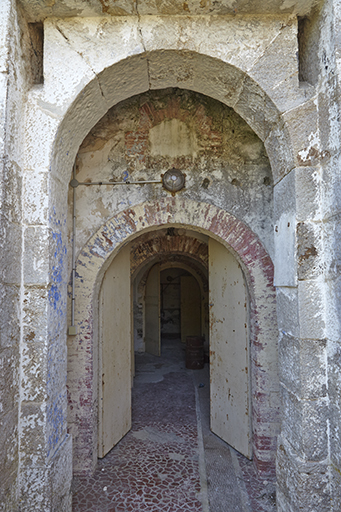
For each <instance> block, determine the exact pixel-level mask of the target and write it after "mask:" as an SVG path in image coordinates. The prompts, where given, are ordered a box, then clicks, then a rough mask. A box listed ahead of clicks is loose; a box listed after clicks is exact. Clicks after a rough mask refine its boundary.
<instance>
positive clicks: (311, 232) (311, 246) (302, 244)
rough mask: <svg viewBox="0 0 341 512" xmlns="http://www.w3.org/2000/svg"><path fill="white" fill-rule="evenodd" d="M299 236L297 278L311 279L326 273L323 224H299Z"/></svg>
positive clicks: (297, 226) (297, 227) (297, 230)
mask: <svg viewBox="0 0 341 512" xmlns="http://www.w3.org/2000/svg"><path fill="white" fill-rule="evenodd" d="M296 236H297V249H296V250H297V278H298V279H311V278H314V277H317V276H319V275H321V274H322V273H323V271H324V258H323V242H322V237H323V226H322V223H313V222H298V223H297V225H296Z"/></svg>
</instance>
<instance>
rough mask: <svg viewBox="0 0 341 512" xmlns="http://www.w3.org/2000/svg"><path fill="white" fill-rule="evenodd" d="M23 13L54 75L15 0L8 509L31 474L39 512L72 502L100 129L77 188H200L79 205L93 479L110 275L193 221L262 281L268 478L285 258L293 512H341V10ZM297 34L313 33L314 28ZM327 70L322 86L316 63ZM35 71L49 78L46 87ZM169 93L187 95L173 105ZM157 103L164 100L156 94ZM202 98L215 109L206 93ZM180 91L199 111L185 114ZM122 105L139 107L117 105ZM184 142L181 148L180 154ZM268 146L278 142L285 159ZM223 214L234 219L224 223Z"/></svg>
mask: <svg viewBox="0 0 341 512" xmlns="http://www.w3.org/2000/svg"><path fill="white" fill-rule="evenodd" d="M313 3H314V5H315V4H316V6H317V7H319V8H321V10H319V9H317V10H316V12H315V14H314V19H313V20H312V22H311V26H312V27H313V29H314V30H315V28H316V30H315V32H314V34H312V35H313V41H312V43H313V44H305V43H306V42H307V41H306V42H304V41H303V42H302V34H299V39H298V40H297V27H296V19H297V15H299V16H303V15H307V14H309V12H310V9H311V7H312V5H313ZM104 4H105V5H104ZM317 4H319V5H317ZM21 7H23V8H24V13H26V14H25V16H27V19H28V20H29V21H36V20H38V19H39V20H42V19H44V20H45V21H44V38H45V41H44V63H43V64H44V83H42V77H41V76H40V75H41V64H42V63H41V62H39V63H38V62H35V63H34V59H32V58H31V55H32V49H31V48H30V44H31V42H32V39H31V40H30V37H29V32H30V31H29V30H28V27H27V25H26V21H25V19H23V18H21V14H20V12H21V11H20V9H17V8H16V5H15V3H14V2H11V1H9V0H3V1H2V2H0V19H1V20H2V23H1V24H0V156H1V158H2V155H4V158H2V160H1V163H0V165H1V167H0V169H1V176H0V178H1V180H0V194H1V196H0V200H1V205H2V210H1V216H0V230H1V231H0V233H1V238H2V245H1V264H2V268H1V278H2V279H3V281H4V282H5V283H6V285H5V286H4V287H3V288H2V292H1V293H2V295H1V299H2V305H3V308H2V317H3V318H4V320H1V324H0V327H1V345H0V346H1V350H2V352H1V354H0V358H3V359H4V360H6V361H10V364H9V365H7V366H5V369H4V371H3V377H4V378H5V381H12V383H13V386H10V387H9V388H8V389H7V387H6V386H5V384H2V385H1V387H2V389H3V393H2V395H3V398H2V397H1V400H2V404H3V405H2V407H4V410H3V411H0V422H2V423H1V426H2V427H3V431H4V439H5V443H4V449H3V453H4V454H5V458H4V459H1V465H0V468H1V472H3V471H2V470H3V468H5V470H4V472H5V474H6V475H8V477H6V479H4V478H2V479H1V485H0V487H1V488H2V489H3V491H2V490H1V493H2V495H4V496H5V497H4V499H2V503H4V504H5V507H6V509H7V510H16V509H17V508H18V507H17V504H16V502H15V499H16V498H15V494H16V489H15V486H16V476H15V475H18V474H19V476H20V482H21V499H22V501H21V508H22V510H23V511H25V512H26V511H28V510H33V509H34V510H43V509H44V510H45V509H46V510H55V511H56V512H57V511H58V512H59V511H64V510H65V511H66V510H68V511H69V510H70V508H71V502H70V488H69V483H70V479H71V445H70V443H71V441H67V442H65V441H64V440H65V433H66V425H67V420H66V396H65V380H66V359H65V358H66V349H65V333H66V316H67V288H66V284H67V282H68V280H69V276H70V260H67V255H66V250H67V247H70V244H69V240H68V238H67V237H68V228H69V227H70V224H71V215H70V214H69V215H68V214H67V186H68V182H69V180H70V176H71V171H72V166H73V162H74V159H75V157H76V154H77V153H78V150H79V147H80V146H81V145H82V141H83V140H84V138H85V137H87V135H88V134H89V132H90V135H89V138H87V140H86V141H85V144H84V145H83V146H82V147H81V150H80V152H79V154H78V158H77V166H78V167H77V176H78V178H79V179H81V178H82V179H85V180H95V179H98V180H101V179H103V178H107V179H109V180H112V179H115V180H118V179H125V178H126V176H125V174H124V173H125V172H127V173H128V177H131V178H133V179H155V176H157V177H158V178H159V177H160V174H161V173H162V172H164V171H165V170H166V169H167V168H168V167H170V166H173V165H174V166H175V165H176V166H179V167H181V168H183V169H185V170H186V174H187V176H186V187H185V189H184V190H183V191H181V192H180V193H179V194H178V196H177V198H171V197H170V196H168V193H167V192H166V191H164V190H163V189H161V186H160V185H159V184H155V185H146V186H143V187H136V188H135V189H134V188H133V187H128V186H127V187H125V188H124V189H122V188H121V189H120V191H118V190H117V191H113V189H112V188H111V186H108V187H107V188H105V189H104V187H103V188H100V187H99V188H98V189H96V188H95V187H89V188H88V189H85V188H84V189H81V188H80V187H79V188H78V189H77V191H76V194H77V230H78V231H77V235H79V236H78V241H77V249H78V251H80V250H81V249H82V247H84V248H85V249H84V251H85V252H84V251H83V252H82V254H81V255H80V256H79V265H78V266H77V272H79V275H78V276H77V280H78V281H77V282H78V284H77V286H78V287H77V302H76V322H79V325H78V327H79V329H80V331H81V332H80V335H79V337H77V338H75V339H72V340H71V342H70V351H69V354H70V365H71V367H72V371H70V373H69V384H70V383H71V387H72V386H73V385H75V386H76V384H77V385H78V389H77V390H76V393H75V396H71V397H70V404H71V405H72V406H73V407H74V411H73V413H72V414H70V418H71V419H70V422H71V424H70V430H71V431H72V432H73V433H75V435H76V438H75V441H76V442H75V446H76V449H75V453H77V454H78V455H79V457H80V460H81V461H84V460H85V459H86V460H87V467H88V469H90V467H91V465H93V464H94V462H95V458H96V448H95V445H96V429H97V416H96V404H97V398H98V397H97V383H96V382H97V381H96V379H97V378H98V375H97V374H98V367H97V359H98V357H97V356H98V354H97V352H96V350H97V346H92V345H91V341H89V337H91V336H94V337H95V338H96V333H97V330H96V329H97V324H96V322H97V318H96V307H97V306H96V300H97V294H98V288H99V286H100V282H101V279H102V276H103V273H104V270H105V268H106V267H105V265H106V264H108V262H109V260H110V258H112V257H113V255H114V250H115V248H116V249H117V248H118V247H119V246H120V244H122V243H126V242H129V241H130V240H131V239H133V237H134V236H137V235H138V234H139V233H140V232H142V231H144V230H145V229H150V230H153V229H155V228H158V227H159V225H160V223H163V224H168V223H175V224H179V225H181V226H182V227H183V224H186V222H187V223H189V225H190V226H192V227H193V226H194V228H193V229H195V230H197V231H198V232H199V231H200V233H204V236H214V237H216V238H219V239H222V240H224V241H225V242H224V243H226V244H227V246H229V247H230V248H231V247H232V251H234V254H236V257H237V258H239V261H240V263H241V265H242V268H243V270H244V272H245V275H246V278H247V283H248V289H249V291H250V314H251V320H250V332H251V334H250V336H251V339H252V349H251V359H252V364H253V365H254V367H253V377H252V378H253V380H252V389H253V390H254V391H255V393H254V398H253V420H254V425H255V427H254V454H255V460H256V465H257V467H259V470H260V471H261V472H263V471H266V467H267V465H268V464H269V461H273V458H274V449H275V448H274V447H275V438H276V435H277V432H278V425H279V421H278V370H277V342H276V340H277V331H276V321H275V302H274V301H275V296H274V291H273V288H272V284H273V273H272V270H273V269H272V264H271V260H270V258H269V255H270V257H273V255H274V254H275V257H274V262H275V267H276V279H275V283H276V284H277V285H280V286H281V287H282V288H281V289H279V290H278V302H277V305H278V310H277V317H278V323H279V326H280V329H281V330H282V331H284V332H283V333H282V336H281V339H280V345H279V348H280V362H281V379H282V383H283V385H284V386H285V389H284V391H283V393H284V394H285V393H286V395H285V400H284V401H283V404H284V407H283V411H284V412H283V414H284V422H283V435H285V436H286V437H287V438H288V440H289V441H290V443H291V445H289V444H287V445H285V446H284V445H281V446H280V449H279V452H278V454H279V456H278V482H279V493H278V508H279V509H280V510H286V511H289V510H290V512H293V511H296V510H307V511H308V510H312V511H315V510H316V511H317V510H318V511H319V512H320V511H324V510H331V509H334V510H338V509H339V508H340V506H339V502H340V497H339V495H340V493H339V491H338V490H337V488H338V485H339V483H338V482H339V478H338V476H337V475H338V471H339V469H340V467H341V464H340V459H341V457H340V453H341V444H340V439H339V423H340V421H339V418H340V404H339V396H340V390H339V387H340V383H339V376H338V375H339V373H340V372H339V366H340V365H339V353H338V352H339V348H338V343H339V340H340V315H339V309H340V308H339V303H340V299H341V286H340V278H339V274H340V269H339V256H338V255H339V252H340V250H339V249H340V248H339V238H340V233H339V227H338V226H339V217H338V216H339V214H340V210H341V208H340V206H341V193H340V179H339V166H340V161H339V154H338V153H339V147H340V144H339V138H340V134H339V112H338V103H339V98H340V92H339V85H338V74H339V70H340V69H341V67H340V50H339V48H338V46H340V28H339V24H340V6H339V5H338V3H337V2H333V1H326V2H324V3H323V6H322V3H321V2H313V1H312V0H311V1H310V0H307V1H305V0H302V1H301V0H299V1H297V2H295V1H290V0H276V1H270V0H266V1H263V2H260V1H259V0H252V1H250V0H237V1H236V2H232V3H231V2H230V3H229V2H219V1H218V2H215V3H212V2H201V1H199V0H189V1H187V2H178V1H177V0H174V1H172V2H169V1H161V2H155V1H154V0H146V1H145V2H139V3H137V4H136V2H132V1H130V0H119V1H118V2H117V1H116V2H113V1H111V0H109V1H105V2H99V1H97V0H90V1H88V2H86V3H85V2H78V3H77V5H75V3H74V2H70V0H65V1H64V2H55V3H54V5H52V4H51V2H45V1H40V0H33V1H29V2H28V1H27V0H21ZM244 13H246V14H247V16H244ZM264 14H265V16H264ZM270 14H272V16H270ZM274 14H276V15H274ZM52 16H54V17H52ZM308 21H309V23H310V21H311V20H308ZM298 23H299V24H300V25H301V26H302V19H299V20H298ZM314 24H315V25H314ZM313 25H314V26H313ZM31 28H32V29H34V27H31ZM308 42H309V41H308ZM298 46H299V47H298ZM312 46H314V48H312ZM296 50H298V57H299V60H300V62H297V55H296ZM37 58H40V55H38V56H37ZM312 58H314V62H313V64H312V65H311V66H310V67H311V69H310V71H311V70H312V71H313V73H310V71H309V69H308V70H307V68H306V66H307V63H308V64H309V61H311V60H312ZM40 60H41V59H40ZM303 67H304V72H302V68H303ZM37 74H39V76H40V78H39V81H40V83H39V84H36V85H34V86H33V87H32V85H33V83H34V81H35V80H36V76H37ZM313 75H314V76H313ZM303 79H304V80H305V79H309V80H310V81H311V82H312V84H313V85H309V84H303V83H302V80H303ZM169 87H174V88H175V87H176V88H178V89H182V90H184V89H186V90H187V91H184V92H182V93H181V94H179V92H178V93H175V92H174V91H173V92H171V93H170V91H169V90H168V92H164V93H160V92H158V91H157V90H158V89H162V88H169ZM29 89H30V90H29ZM149 89H154V90H155V91H154V93H153V94H154V96H152V94H151V93H147V94H145V93H146V91H148V90H149ZM188 90H191V91H192V93H191V94H189V93H188ZM198 93H201V94H202V95H206V96H207V97H208V98H206V99H204V98H203V97H201V98H200V99H199V94H198ZM144 94H145V95H144ZM162 94H163V96H162ZM176 94H178V97H180V96H182V100H183V103H182V105H180V104H176V102H174V101H173V100H174V97H175V96H176ZM136 95H141V96H140V98H139V100H137V98H136ZM143 95H144V96H143ZM167 96H169V98H168V99H167ZM132 97H134V98H132ZM129 98H132V99H131V100H129ZM190 98H192V99H191V100H190ZM166 99H167V101H166ZM126 100H129V101H127V102H126ZM213 100H215V101H213ZM122 101H124V102H126V103H125V104H124V105H123V104H121V105H119V103H120V102H122ZM138 101H139V103H138ZM218 101H221V103H218ZM191 102H192V103H191ZM114 105H115V106H116V107H115V108H114V109H113V111H110V112H109V113H108V116H105V114H106V112H107V111H108V109H111V107H113V106H114ZM179 105H180V106H179ZM226 105H229V106H231V107H234V108H235V110H236V111H237V112H238V113H239V114H240V116H241V117H242V118H243V119H244V120H245V121H246V122H247V123H248V124H249V127H247V126H246V125H245V123H242V122H241V120H240V119H239V118H238V120H237V117H238V116H237V115H236V114H235V113H233V112H232V111H230V110H229V109H228V108H227V107H226ZM162 115H163V117H162ZM103 116H105V117H104V118H103ZM110 116H112V118H111V121H110V122H107V121H108V118H110ZM102 118H103V119H102ZM100 119H102V122H101V123H100V124H99V125H98V126H95V125H96V123H97V122H98V121H99V120H100ZM94 127H95V128H94ZM93 128H94V130H92V129H93ZM175 132H176V133H177V134H178V135H179V134H182V137H180V138H179V137H178V138H175V139H174V140H173V139H172V138H171V136H172V134H174V133H175ZM254 132H256V133H257V134H258V135H259V137H260V138H261V139H263V140H264V145H265V149H266V152H267V154H266V152H265V150H264V146H263V144H262V143H261V141H260V139H259V138H258V137H257V136H256V135H255V133H254ZM162 134H163V135H164V138H162ZM267 157H268V158H267ZM269 162H270V164H271V166H272V170H270V166H269ZM4 164H6V165H4ZM273 183H275V184H276V185H275V193H274V196H275V197H274V202H273V199H272V196H273V194H272V185H273ZM177 201H178V202H177ZM70 204H71V194H70ZM193 204H195V205H196V206H193ZM138 205H140V206H138ZM141 205H144V206H143V207H142V206H141ZM155 205H158V206H155ZM160 205H161V206H160ZM203 205H204V206H203ZM273 206H274V212H275V214H274V216H273ZM22 207H23V209H24V212H22ZM163 208H165V209H166V211H164V210H163ZM176 208H178V209H179V211H177V210H176ZM191 208H194V210H191ZM213 209H216V214H214V215H213V214H212V215H211V213H212V211H213ZM136 212H138V213H136ZM206 214H207V216H206ZM227 216H228V220H227ZM67 217H68V220H67ZM200 217H202V218H201V219H200ZM141 219H143V220H141ZM273 219H274V220H275V223H274V224H275V235H273V231H272V228H273V226H272V221H273ZM67 222H68V224H69V226H67V225H66V224H67ZM22 223H24V226H23V225H22ZM101 226H102V227H103V229H102V228H101ZM276 228H277V231H276ZM101 229H102V231H101ZM186 229H188V226H187V225H186ZM23 233H24V237H23V236H22V235H23ZM70 238H71V237H70ZM274 240H275V245H276V249H275V250H274ZM22 241H24V246H23V247H22ZM110 244H111V245H110ZM229 244H230V245H229ZM264 247H265V248H266V251H265V250H264ZM297 263H298V266H297ZM324 265H325V266H324ZM22 270H23V271H24V274H25V275H24V276H22ZM81 279H84V282H83V283H80V280H81ZM297 279H298V282H297ZM1 285H3V282H2V283H1ZM21 301H22V302H21ZM252 315H254V316H252ZM324 339H325V340H326V341H324ZM321 340H323V341H321ZM19 341H20V346H19ZM95 345H96V343H95ZM19 349H20V350H19ZM19 354H21V357H22V359H21V361H20V363H21V366H20V368H21V390H20V391H21V392H20V396H21V399H22V400H23V402H22V404H21V411H22V418H21V419H22V424H21V426H20V429H19V431H20V432H21V437H20V450H21V456H22V458H21V462H22V464H27V465H29V467H24V468H23V467H20V468H19V471H18V457H17V446H18V440H17V432H18V428H17V425H16V419H15V418H17V417H18V415H17V407H18V403H17V399H18V396H19V394H18V381H17V373H18V368H19V366H18V362H19ZM327 356H328V358H327ZM72 365H74V366H72ZM80 368H82V369H83V370H84V372H83V377H82V378H80V377H79V369H80ZM264 369H266V370H264ZM263 370H264V371H263ZM13 373H14V374H15V375H14V377H13ZM327 375H328V386H326V382H325V380H326V378H327V377H326V376H327ZM327 387H328V395H327V394H326V393H327V391H326V389H327ZM289 391H290V392H291V393H289ZM327 396H328V397H329V400H330V402H329V405H328V400H327V398H326V401H325V402H324V399H325V397H327ZM80 403H82V404H83V405H82V421H83V423H82V425H81V427H80V429H79V431H77V428H76V427H75V423H72V422H75V421H76V420H77V414H78V409H77V406H78V405H79V404H80ZM327 406H328V408H327ZM327 420H328V421H329V429H330V430H329V431H328V428H327V427H328V425H327V427H326V421H327ZM89 432H90V434H89ZM328 432H329V433H330V438H329V439H328V438H327V435H328ZM89 436H90V437H91V436H93V437H92V438H91V439H90V437H89ZM89 439H90V441H89ZM328 443H329V446H330V450H331V452H330V453H331V455H330V458H331V461H329V462H332V465H333V466H332V469H331V468H330V466H328V471H329V474H330V475H332V480H331V482H330V485H331V487H330V488H329V490H328V491H327V483H328V482H327V480H326V473H325V470H326V467H327V465H326V464H327V462H326V464H325V463H321V464H315V463H312V461H311V460H310V461H308V460H307V459H308V458H311V459H323V457H326V458H327V456H329V455H328V453H329V452H327V451H326V446H327V445H328ZM283 446H284V448H283ZM62 447H64V448H62ZM65 447H66V448H65ZM293 448H295V450H296V453H295V450H294V449H293ZM63 450H65V451H64V452H63ZM47 452H48V453H49V457H52V456H53V454H55V460H56V462H54V461H52V460H51V464H49V462H48V461H47V460H46V454H47ZM62 452H63V453H62ZM298 452H299V453H300V455H301V456H302V458H301V459H300V458H299V457H298ZM61 453H62V454H61ZM60 454H61V455H60ZM7 455H8V457H7ZM78 455H77V456H78ZM57 458H58V462H57ZM38 459H39V461H38ZM77 464H78V466H80V465H81V463H80V462H79V460H78V461H77ZM9 486H12V487H13V489H14V491H13V489H12V490H10V489H9ZM328 492H329V493H331V494H329V495H328ZM331 496H332V497H333V503H332V504H331V503H330V501H328V500H330V498H331ZM0 501H1V499H0ZM328 507H329V508H328Z"/></svg>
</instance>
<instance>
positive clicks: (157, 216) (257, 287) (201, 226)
mask: <svg viewBox="0 0 341 512" xmlns="http://www.w3.org/2000/svg"><path fill="white" fill-rule="evenodd" d="M159 226H178V227H181V226H183V227H186V226H187V227H189V228H191V229H196V230H198V231H199V232H203V233H206V234H207V235H209V236H210V237H212V238H214V239H216V240H218V241H220V243H221V244H223V245H225V246H226V247H227V248H228V249H229V251H230V252H232V254H234V255H235V257H236V258H237V260H238V261H239V262H240V265H241V266H242V268H243V270H244V274H245V277H246V281H247V286H248V289H249V294H250V313H251V315H250V340H251V368H252V399H253V424H254V432H253V453H254V460H255V464H256V466H257V468H258V470H259V471H260V472H263V473H264V474H265V473H267V472H269V471H270V472H273V471H274V459H275V449H276V435H277V433H278V431H277V429H278V403H277V404H276V402H275V405H273V399H274V398H275V400H276V396H277V391H278V375H277V328H276V308H275V291H274V288H273V285H272V281H273V264H272V261H271V259H270V257H269V256H268V254H267V253H266V251H265V250H264V248H263V246H262V245H261V243H260V242H259V240H258V238H257V237H256V236H255V235H254V233H252V231H251V230H250V229H249V228H248V227H247V226H246V225H245V224H243V223H242V222H241V221H239V220H238V219H236V218H235V217H233V216H232V215H230V214H229V213H227V212H225V211H223V210H220V209H218V208H216V207H214V206H212V205H208V204H205V203H197V202H195V201H191V200H187V199H186V200H184V199H178V198H172V199H163V200H159V201H153V202H148V203H143V204H141V205H138V206H136V207H134V208H131V209H128V210H125V211H124V212H121V213H120V214H118V215H116V216H115V217H114V218H112V219H111V220H110V221H109V222H107V223H106V224H105V225H104V226H102V227H101V229H100V230H99V231H98V232H97V233H95V234H94V235H93V236H92V237H91V239H90V240H89V242H88V244H87V245H86V246H85V247H84V248H83V250H82V251H81V253H80V255H79V257H78V260H77V282H76V295H77V304H76V322H77V324H78V326H79V334H78V335H77V336H76V337H73V338H71V339H70V340H69V365H68V367H69V368H68V388H69V389H68V391H69V404H70V414H69V418H70V431H71V433H72V435H73V438H74V457H75V458H74V468H75V471H76V472H79V471H91V470H92V469H93V466H94V465H95V463H96V460H97V400H98V396H97V357H98V352H97V343H98V339H97V332H98V327H97V326H98V318H97V316H98V313H97V311H98V306H97V300H98V292H99V288H100V285H101V281H102V278H103V275H104V273H105V271H106V269H107V268H108V267H109V265H110V263H111V261H112V259H113V258H114V257H115V255H116V254H117V253H118V251H119V250H120V248H121V247H122V245H123V244H125V243H126V242H128V241H129V240H133V239H134V238H135V237H136V236H138V235H139V234H141V233H142V232H144V231H149V230H152V229H154V228H155V227H159ZM85 441H86V444H85Z"/></svg>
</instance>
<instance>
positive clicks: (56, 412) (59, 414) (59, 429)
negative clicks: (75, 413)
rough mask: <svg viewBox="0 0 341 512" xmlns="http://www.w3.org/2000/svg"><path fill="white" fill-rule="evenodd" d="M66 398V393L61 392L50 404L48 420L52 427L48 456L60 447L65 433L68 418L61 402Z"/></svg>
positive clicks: (48, 442)
mask: <svg viewBox="0 0 341 512" xmlns="http://www.w3.org/2000/svg"><path fill="white" fill-rule="evenodd" d="M64 400H65V397H64V395H62V394H60V395H59V396H57V397H56V399H55V401H54V402H53V403H52V404H50V405H49V407H48V409H47V421H48V423H49V425H50V428H51V433H50V434H49V437H48V441H47V456H48V457H49V456H50V455H51V452H52V453H53V452H54V451H55V449H56V448H57V447H58V445H59V443H60V441H61V440H62V435H63V426H64V424H65V422H66V418H65V417H64V414H63V409H62V407H61V405H60V404H62V403H63V401H64Z"/></svg>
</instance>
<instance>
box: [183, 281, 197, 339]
mask: <svg viewBox="0 0 341 512" xmlns="http://www.w3.org/2000/svg"><path fill="white" fill-rule="evenodd" d="M180 287H181V288H180V290H181V291H180V294H181V341H182V342H183V343H186V338H187V336H201V293H200V286H199V284H198V281H197V280H196V279H195V277H193V276H181V280H180Z"/></svg>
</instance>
